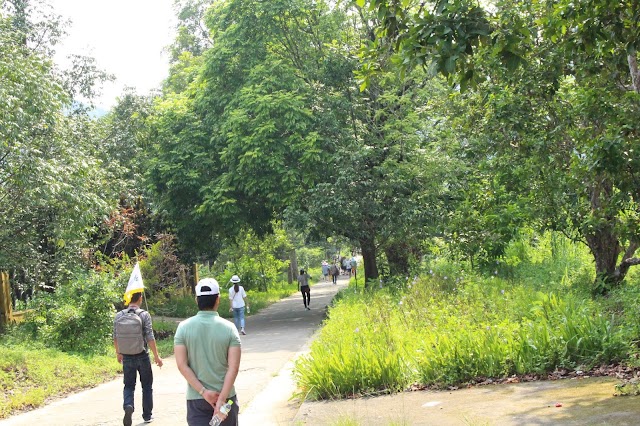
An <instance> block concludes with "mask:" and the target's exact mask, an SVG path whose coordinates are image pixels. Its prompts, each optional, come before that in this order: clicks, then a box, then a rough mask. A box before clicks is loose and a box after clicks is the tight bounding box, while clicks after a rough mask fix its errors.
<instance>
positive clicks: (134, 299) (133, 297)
mask: <svg viewBox="0 0 640 426" xmlns="http://www.w3.org/2000/svg"><path fill="white" fill-rule="evenodd" d="M140 298H142V293H141V292H138V293H133V294H132V295H131V302H129V303H130V304H131V303H136V302H139V301H140Z"/></svg>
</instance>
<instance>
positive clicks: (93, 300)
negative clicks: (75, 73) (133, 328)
mask: <svg viewBox="0 0 640 426" xmlns="http://www.w3.org/2000/svg"><path fill="white" fill-rule="evenodd" d="M117 300H118V292H116V290H115V284H114V280H113V279H112V277H111V276H110V275H108V274H98V273H84V274H81V275H78V276H77V277H76V278H75V279H74V280H73V281H71V282H69V283H67V284H65V285H61V286H60V287H59V288H58V289H57V290H56V292H55V293H53V294H43V295H41V296H39V297H38V298H36V299H35V300H34V309H33V312H31V313H29V314H28V315H27V317H26V319H25V322H24V323H23V324H21V325H20V327H19V328H18V331H17V332H18V333H21V332H27V333H29V334H31V336H32V337H33V338H34V339H38V340H41V341H43V342H45V343H46V344H47V345H49V346H52V347H55V348H58V349H60V350H62V351H65V352H85V353H92V352H101V351H103V350H104V349H105V346H106V345H107V344H108V343H109V342H110V341H111V333H112V328H113V318H114V314H115V310H114V303H115V302H116V301H117Z"/></svg>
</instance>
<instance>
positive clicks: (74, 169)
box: [0, 1, 109, 286]
mask: <svg viewBox="0 0 640 426" xmlns="http://www.w3.org/2000/svg"><path fill="white" fill-rule="evenodd" d="M3 6H4V8H3V9H2V12H1V13H2V15H0V164H1V166H2V167H0V222H1V226H0V246H2V249H1V250H0V265H1V267H2V268H3V269H4V268H6V269H9V270H12V271H13V274H14V276H18V277H19V278H20V280H21V281H23V282H29V283H30V284H32V285H34V286H35V285H39V286H42V285H49V286H54V285H56V284H57V283H59V282H61V281H63V280H64V278H65V277H67V276H69V274H70V272H71V271H72V269H73V268H75V267H76V266H77V265H79V264H80V263H81V261H82V257H81V250H82V249H83V248H84V247H85V244H86V242H87V238H88V236H89V235H90V234H91V233H92V232H93V228H94V225H95V223H96V218H97V217H100V216H101V215H103V214H105V213H106V212H107V211H108V205H109V201H108V199H107V198H105V197H104V196H103V194H105V193H107V194H108V193H109V192H108V191H106V181H105V175H104V173H103V171H102V170H101V168H100V164H99V162H98V161H97V159H96V157H95V155H94V153H95V145H94V143H93V142H94V140H93V138H92V136H93V134H94V133H93V132H94V129H95V127H94V125H93V123H92V122H91V120H90V119H89V118H88V117H87V116H86V114H81V113H78V114H68V115H66V114H64V112H63V111H65V110H69V109H70V107H71V106H72V98H71V94H70V93H69V92H67V91H66V90H65V86H64V85H63V80H62V79H61V78H60V77H59V74H58V73H57V72H56V70H55V69H54V68H53V66H52V64H51V60H50V57H48V56H47V55H48V54H50V53H51V52H52V48H53V45H54V43H55V41H56V36H57V35H58V34H59V33H60V32H61V30H60V28H61V27H60V25H62V24H60V23H59V22H55V21H46V22H44V23H42V25H40V24H39V22H40V21H38V20H37V18H38V16H39V15H38V13H39V12H40V11H39V9H33V8H32V7H31V6H32V4H31V3H30V2H26V1H14V2H8V3H5V4H4V5H3ZM37 12H38V13H37ZM31 13H33V15H34V17H32V15H31ZM47 16H48V15H45V18H46V17H47ZM52 19H53V18H52ZM38 29H43V31H44V30H46V32H48V33H50V34H53V36H52V37H50V38H47V37H45V35H44V34H37V33H35V31H36V30H38ZM32 43H34V44H33V45H32Z"/></svg>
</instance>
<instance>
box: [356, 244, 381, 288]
mask: <svg viewBox="0 0 640 426" xmlns="http://www.w3.org/2000/svg"><path fill="white" fill-rule="evenodd" d="M360 250H362V260H363V262H364V283H365V287H368V286H369V280H377V279H378V276H379V275H378V264H377V263H376V245H375V241H374V240H373V238H371V239H361V240H360Z"/></svg>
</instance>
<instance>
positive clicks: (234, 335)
mask: <svg viewBox="0 0 640 426" xmlns="http://www.w3.org/2000/svg"><path fill="white" fill-rule="evenodd" d="M196 302H197V303H198V309H199V311H198V313H197V314H196V315H195V316H193V317H191V318H189V319H187V320H185V321H182V322H181V323H180V324H179V325H178V329H177V330H176V335H175V337H174V354H175V357H176V364H177V365H178V370H180V373H181V374H182V375H183V376H184V378H185V379H186V380H187V383H188V384H189V386H188V387H187V424H188V425H189V426H208V425H209V422H210V421H211V418H212V417H213V416H214V415H217V416H219V417H220V418H222V419H224V421H223V422H222V425H224V426H232V425H233V426H237V425H238V412H239V407H238V398H237V397H236V390H235V387H234V382H235V380H236V377H237V376H238V370H239V369H240V355H241V348H240V346H241V343H240V335H239V334H238V330H237V329H236V328H235V326H234V325H233V323H231V322H230V321H227V320H226V319H224V318H221V317H220V315H218V307H219V306H220V287H219V286H218V282H217V281H216V280H215V279H213V278H203V279H201V280H200V281H198V284H197V285H196ZM229 399H230V400H232V401H233V404H232V405H231V411H230V412H229V413H228V414H227V415H226V416H225V415H224V414H223V413H221V412H220V407H222V406H223V405H224V404H225V403H226V402H227V400H229Z"/></svg>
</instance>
